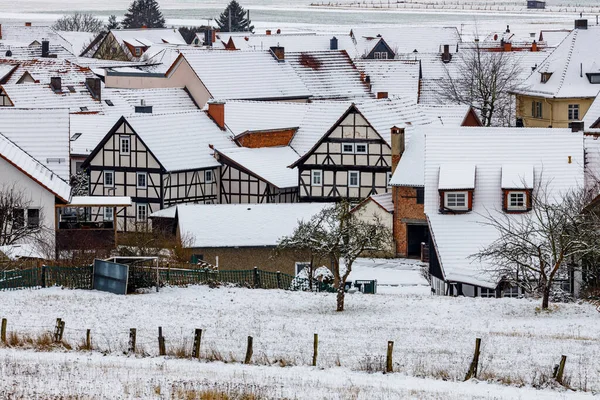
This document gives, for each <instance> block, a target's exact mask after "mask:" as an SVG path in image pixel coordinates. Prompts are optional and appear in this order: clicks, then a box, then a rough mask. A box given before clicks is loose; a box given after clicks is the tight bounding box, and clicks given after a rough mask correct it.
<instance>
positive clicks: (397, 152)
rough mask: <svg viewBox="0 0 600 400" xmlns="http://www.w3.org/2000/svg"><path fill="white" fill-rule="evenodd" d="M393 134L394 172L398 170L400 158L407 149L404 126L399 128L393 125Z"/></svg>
mask: <svg viewBox="0 0 600 400" xmlns="http://www.w3.org/2000/svg"><path fill="white" fill-rule="evenodd" d="M391 134H392V174H393V173H394V172H396V167H397V166H398V163H399V162H400V158H401V157H402V154H403V153H404V149H405V136H404V128H398V127H397V126H393V127H392V130H391Z"/></svg>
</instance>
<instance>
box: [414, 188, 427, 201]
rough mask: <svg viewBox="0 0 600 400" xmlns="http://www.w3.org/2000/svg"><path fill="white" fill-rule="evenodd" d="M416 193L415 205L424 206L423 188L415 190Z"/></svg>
mask: <svg viewBox="0 0 600 400" xmlns="http://www.w3.org/2000/svg"><path fill="white" fill-rule="evenodd" d="M415 190H416V192H417V204H425V188H422V187H418V188H415Z"/></svg>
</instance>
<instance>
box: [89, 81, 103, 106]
mask: <svg viewBox="0 0 600 400" xmlns="http://www.w3.org/2000/svg"><path fill="white" fill-rule="evenodd" d="M85 86H86V87H87V89H88V90H89V91H90V94H91V95H92V97H93V98H94V99H95V100H98V101H102V84H101V81H100V78H85Z"/></svg>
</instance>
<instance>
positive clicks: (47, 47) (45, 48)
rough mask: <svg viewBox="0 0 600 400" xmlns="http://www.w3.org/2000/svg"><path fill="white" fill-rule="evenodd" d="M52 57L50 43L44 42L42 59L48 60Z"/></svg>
mask: <svg viewBox="0 0 600 400" xmlns="http://www.w3.org/2000/svg"><path fill="white" fill-rule="evenodd" d="M49 55H50V42H49V41H47V40H42V57H44V58H47V57H48V56H49Z"/></svg>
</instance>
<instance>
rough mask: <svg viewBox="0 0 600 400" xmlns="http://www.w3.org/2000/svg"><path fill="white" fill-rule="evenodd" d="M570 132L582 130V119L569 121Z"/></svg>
mask: <svg viewBox="0 0 600 400" xmlns="http://www.w3.org/2000/svg"><path fill="white" fill-rule="evenodd" d="M570 125H571V132H583V129H584V126H583V121H573V122H571V123H570Z"/></svg>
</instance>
